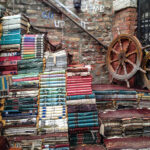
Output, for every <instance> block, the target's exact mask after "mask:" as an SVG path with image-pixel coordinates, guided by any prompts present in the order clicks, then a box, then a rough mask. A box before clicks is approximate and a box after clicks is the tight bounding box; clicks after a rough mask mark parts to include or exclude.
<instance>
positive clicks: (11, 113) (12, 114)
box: [0, 14, 46, 149]
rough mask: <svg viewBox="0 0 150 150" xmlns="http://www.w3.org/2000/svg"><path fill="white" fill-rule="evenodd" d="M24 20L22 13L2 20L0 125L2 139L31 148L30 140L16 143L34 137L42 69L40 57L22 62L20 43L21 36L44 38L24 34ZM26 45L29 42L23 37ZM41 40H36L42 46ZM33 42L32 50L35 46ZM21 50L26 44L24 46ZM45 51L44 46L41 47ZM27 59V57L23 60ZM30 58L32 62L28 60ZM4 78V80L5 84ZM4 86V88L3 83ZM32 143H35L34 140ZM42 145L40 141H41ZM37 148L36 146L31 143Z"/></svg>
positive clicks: (43, 62)
mask: <svg viewBox="0 0 150 150" xmlns="http://www.w3.org/2000/svg"><path fill="white" fill-rule="evenodd" d="M28 31H29V22H28V18H27V17H26V16H24V15H22V14H19V15H14V16H5V17H3V18H2V30H1V33H2V36H1V39H0V52H1V53H0V75H2V76H1V78H2V79H4V80H3V81H2V84H1V83H0V84H1V85H2V92H0V97H1V98H5V99H2V100H1V107H0V110H1V111H2V118H1V122H2V124H3V133H2V135H4V136H6V137H7V138H8V140H9V142H10V144H11V146H15V145H16V143H17V144H18V145H17V146H18V147H22V148H28V149H31V147H32V146H33V145H32V144H31V141H28V140H27V141H26V140H25V139H24V140H23V141H22V140H18V141H16V139H17V138H19V139H20V137H32V136H36V135H37V133H38V132H37V131H38V130H37V124H38V120H37V114H38V94H39V74H40V73H42V72H43V70H44V68H45V59H43V55H42V56H41V57H40V58H39V57H38V58H36V57H33V58H32V57H30V59H28V60H26V59H23V58H22V56H21V52H22V49H23V48H24V47H22V45H23V44H22V43H23V42H24V41H23V39H25V40H26V38H24V36H23V34H25V37H39V36H40V37H41V36H42V37H44V35H41V34H39V35H37V34H33V35H31V34H30V35H28V34H27V32H28ZM27 42H28V43H27V44H29V45H30V44H31V43H32V42H33V40H32V38H27ZM42 42H43V43H44V42H45V41H44V40H41V41H40V44H41V45H44V44H45V43H44V44H43V43H42ZM36 44H37V43H34V47H39V45H38V44H37V45H38V46H37V45H36ZM24 46H25V50H26V47H28V45H26V43H25V45H24ZM42 48H43V49H42V50H43V51H45V50H46V49H45V47H42ZM27 58H29V57H27ZM31 58H32V59H31ZM5 78H6V81H5ZM5 82H7V83H8V85H7V87H5V84H3V83H5ZM32 143H36V142H35V141H34V140H33V141H32ZM41 143H42V142H41ZM34 147H37V148H39V143H37V144H34Z"/></svg>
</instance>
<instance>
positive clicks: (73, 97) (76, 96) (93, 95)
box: [67, 94, 95, 100]
mask: <svg viewBox="0 0 150 150" xmlns="http://www.w3.org/2000/svg"><path fill="white" fill-rule="evenodd" d="M92 98H95V94H91V95H75V96H67V100H75V99H92Z"/></svg>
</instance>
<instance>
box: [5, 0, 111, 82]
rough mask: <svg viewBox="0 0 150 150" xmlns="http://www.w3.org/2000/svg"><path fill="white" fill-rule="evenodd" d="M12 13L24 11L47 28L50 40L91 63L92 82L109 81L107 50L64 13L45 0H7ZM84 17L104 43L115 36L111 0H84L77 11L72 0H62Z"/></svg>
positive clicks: (80, 16)
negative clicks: (113, 34)
mask: <svg viewBox="0 0 150 150" xmlns="http://www.w3.org/2000/svg"><path fill="white" fill-rule="evenodd" d="M5 1H6V3H7V8H8V9H9V10H10V11H12V12H13V13H20V12H22V13H25V14H26V15H27V16H28V17H29V18H30V21H31V24H32V25H34V26H38V28H39V27H40V28H39V30H42V31H47V32H48V36H49V41H50V42H51V43H53V44H58V43H62V44H63V48H65V49H66V51H68V52H70V53H72V54H74V61H75V62H80V63H84V64H91V65H92V75H93V83H98V84H107V83H109V79H108V71H107V67H106V65H105V56H106V51H104V49H103V48H102V47H101V46H100V45H99V44H98V43H97V42H96V41H95V40H93V39H92V38H91V37H89V36H88V35H87V34H86V33H84V32H83V31H82V30H81V29H79V28H78V27H77V26H76V25H74V23H72V22H71V21H70V20H69V19H68V18H66V17H65V16H64V15H62V14H60V13H58V12H57V11H56V10H55V9H53V8H52V7H51V8H50V7H49V6H46V5H45V4H43V3H42V0H11V1H10V0H5ZM60 1H61V2H62V3H63V4H64V5H65V6H66V7H67V8H69V9H70V10H71V11H72V12H74V13H75V14H76V15H77V16H78V17H79V18H81V20H82V26H83V27H84V28H85V29H87V30H88V31H90V32H91V33H92V34H94V35H95V36H96V37H97V38H98V39H99V40H100V41H101V42H102V43H103V44H105V45H107V46H108V45H109V43H110V42H111V40H112V34H111V33H112V32H111V29H112V17H113V14H112V0H107V1H106V0H82V6H81V11H80V12H77V11H76V10H75V9H74V6H73V0H60Z"/></svg>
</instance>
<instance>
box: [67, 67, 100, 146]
mask: <svg viewBox="0 0 150 150" xmlns="http://www.w3.org/2000/svg"><path fill="white" fill-rule="evenodd" d="M91 84H92V77H91V75H90V66H84V65H70V66H69V67H68V68H67V107H68V127H69V139H70V145H71V146H77V145H79V144H100V140H101V138H100V134H99V121H98V112H97V108H96V101H95V96H94V95H93V94H92V88H91Z"/></svg>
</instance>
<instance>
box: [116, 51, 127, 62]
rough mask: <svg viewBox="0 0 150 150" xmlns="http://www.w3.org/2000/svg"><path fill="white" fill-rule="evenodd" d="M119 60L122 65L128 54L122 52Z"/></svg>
mask: <svg viewBox="0 0 150 150" xmlns="http://www.w3.org/2000/svg"><path fill="white" fill-rule="evenodd" d="M118 59H119V61H120V63H124V62H125V59H126V54H125V52H124V51H121V52H120V54H119V55H118Z"/></svg>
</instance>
